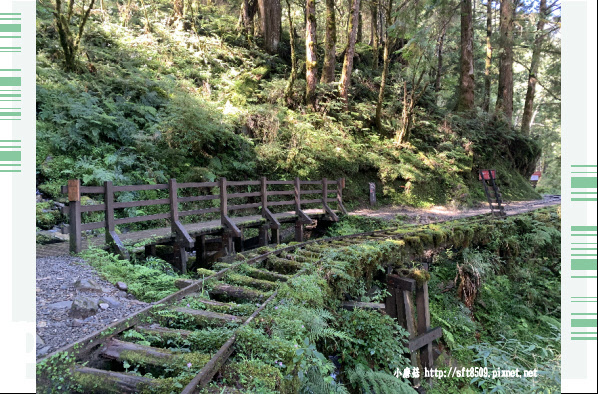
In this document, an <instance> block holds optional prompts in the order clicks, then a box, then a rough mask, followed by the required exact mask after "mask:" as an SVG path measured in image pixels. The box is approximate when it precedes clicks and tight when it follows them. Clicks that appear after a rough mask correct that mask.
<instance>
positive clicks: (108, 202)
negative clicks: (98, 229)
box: [104, 181, 129, 260]
mask: <svg viewBox="0 0 598 394" xmlns="http://www.w3.org/2000/svg"><path fill="white" fill-rule="evenodd" d="M104 206H105V207H106V209H105V211H104V216H105V217H106V218H105V219H106V244H108V245H112V247H113V248H114V249H115V250H116V251H117V252H118V254H119V255H120V257H121V258H123V259H125V260H129V252H128V251H127V249H126V248H125V246H124V245H123V243H122V242H121V241H120V238H119V237H118V234H116V227H115V225H114V185H113V184H112V182H111V181H106V182H104Z"/></svg>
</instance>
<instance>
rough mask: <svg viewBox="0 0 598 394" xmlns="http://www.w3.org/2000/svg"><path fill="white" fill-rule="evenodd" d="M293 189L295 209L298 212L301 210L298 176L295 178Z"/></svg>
mask: <svg viewBox="0 0 598 394" xmlns="http://www.w3.org/2000/svg"><path fill="white" fill-rule="evenodd" d="M293 191H294V195H295V211H296V212H298V211H300V210H301V181H300V180H299V178H295V184H294V189H293Z"/></svg>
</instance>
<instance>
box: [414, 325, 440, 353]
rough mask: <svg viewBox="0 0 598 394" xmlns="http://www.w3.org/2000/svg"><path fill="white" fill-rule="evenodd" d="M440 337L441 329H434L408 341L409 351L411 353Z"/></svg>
mask: <svg viewBox="0 0 598 394" xmlns="http://www.w3.org/2000/svg"><path fill="white" fill-rule="evenodd" d="M440 337H442V327H436V328H433V329H431V330H428V331H426V332H425V333H424V334H421V335H418V336H417V337H415V338H413V339H411V340H410V341H409V351H411V352H413V351H415V350H417V349H420V348H421V347H423V346H425V345H427V344H429V343H432V341H435V340H437V339H438V338H440Z"/></svg>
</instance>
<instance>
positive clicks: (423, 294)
mask: <svg viewBox="0 0 598 394" xmlns="http://www.w3.org/2000/svg"><path fill="white" fill-rule="evenodd" d="M415 294H416V295H415V297H416V305H417V332H418V334H419V335H423V334H425V333H426V332H428V330H429V329H430V308H429V304H428V283H424V284H423V285H422V286H418V287H417V289H416V291H415ZM420 360H421V363H422V367H426V368H431V367H432V364H433V362H434V357H433V353H432V343H431V342H430V343H428V344H426V345H424V346H423V347H422V348H421V350H420Z"/></svg>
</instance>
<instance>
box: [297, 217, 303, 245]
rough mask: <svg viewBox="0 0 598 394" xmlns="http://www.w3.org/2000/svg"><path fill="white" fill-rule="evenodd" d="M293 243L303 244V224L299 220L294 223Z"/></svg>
mask: <svg viewBox="0 0 598 394" xmlns="http://www.w3.org/2000/svg"><path fill="white" fill-rule="evenodd" d="M295 242H303V223H301V220H296V221H295Z"/></svg>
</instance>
